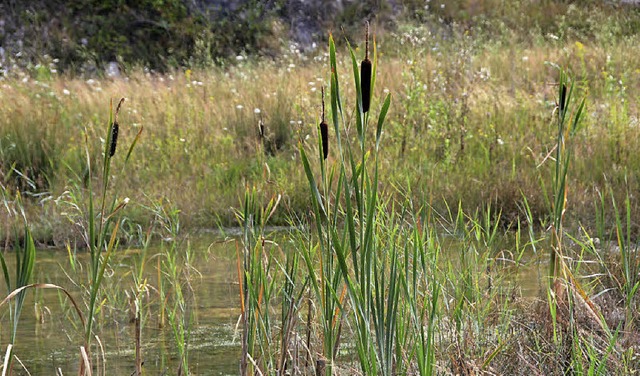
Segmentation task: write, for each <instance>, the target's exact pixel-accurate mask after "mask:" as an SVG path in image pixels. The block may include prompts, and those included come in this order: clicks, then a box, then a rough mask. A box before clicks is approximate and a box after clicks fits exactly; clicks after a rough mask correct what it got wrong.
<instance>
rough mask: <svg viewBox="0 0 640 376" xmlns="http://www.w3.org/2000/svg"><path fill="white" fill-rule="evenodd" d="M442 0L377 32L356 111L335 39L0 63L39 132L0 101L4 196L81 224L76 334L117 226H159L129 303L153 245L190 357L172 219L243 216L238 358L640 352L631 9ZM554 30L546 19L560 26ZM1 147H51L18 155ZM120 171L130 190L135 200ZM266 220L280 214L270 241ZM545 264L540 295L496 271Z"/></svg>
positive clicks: (555, 363)
mask: <svg viewBox="0 0 640 376" xmlns="http://www.w3.org/2000/svg"><path fill="white" fill-rule="evenodd" d="M480 3H482V4H490V3H492V2H490V1H487V2H479V4H480ZM552 3H553V2H552ZM456 4H457V3H456ZM519 4H520V3H519ZM553 4H555V3H553ZM453 6H456V5H455V4H453ZM457 6H459V7H462V8H461V9H466V8H464V6H463V5H460V4H458V5H457ZM555 6H556V7H562V9H565V11H566V12H570V11H571V5H569V6H567V7H566V8H564V6H561V5H557V4H556V5H555ZM441 9H442V8H441ZM444 9H445V10H443V11H441V12H443V14H442V15H441V16H442V17H444V18H443V22H442V23H441V24H440V25H439V26H438V28H437V31H439V32H440V33H434V35H432V36H431V37H430V38H416V35H425V34H426V33H427V30H426V29H424V28H420V27H418V26H416V27H415V28H411V29H407V30H406V31H398V34H396V35H394V34H391V33H389V34H387V35H384V36H382V37H380V39H377V40H376V41H375V42H374V43H372V46H373V51H372V53H371V55H370V56H371V58H372V68H373V69H372V82H371V88H372V95H371V109H370V110H369V111H368V112H364V111H363V105H362V87H363V86H365V87H366V85H362V82H361V79H362V78H361V77H360V72H359V70H358V66H359V60H360V59H362V58H363V57H364V55H365V52H364V51H363V50H362V48H358V47H357V46H356V45H355V43H354V44H353V45H351V44H349V42H347V43H344V44H342V40H341V38H338V37H335V39H334V37H333V36H330V37H329V43H328V48H327V51H326V53H325V52H324V51H321V52H318V53H315V54H314V55H313V56H315V57H316V58H314V59H310V60H308V61H307V60H305V59H304V57H303V56H288V57H283V58H282V59H280V60H276V61H271V62H269V61H253V60H249V61H246V62H240V63H238V64H237V65H235V66H228V67H225V68H213V69H210V70H206V71H191V70H186V71H184V72H183V71H174V72H173V73H172V74H171V75H162V76H154V75H145V74H143V73H141V72H137V73H134V74H133V75H132V76H131V77H130V78H129V80H122V81H103V82H98V83H95V82H94V83H86V82H83V81H80V80H77V79H68V80H67V79H65V78H53V79H51V81H49V82H48V83H47V84H46V85H47V86H44V85H42V83H35V82H33V81H27V82H26V83H24V82H22V81H17V80H13V81H11V80H9V81H7V82H8V83H7V85H8V88H7V91H3V92H2V93H0V95H2V96H5V95H12V96H13V98H14V100H15V101H17V103H20V104H22V107H23V108H28V107H32V108H39V109H41V110H38V111H34V113H33V114H31V116H30V119H29V120H30V121H28V122H24V124H27V126H31V127H35V126H34V125H30V124H44V127H45V129H47V130H49V131H48V132H44V133H42V132H41V133H38V132H33V133H32V134H33V135H36V136H38V135H41V134H44V135H45V136H46V137H45V136H43V140H42V142H40V143H37V142H35V143H34V142H31V141H32V140H27V139H26V138H22V139H20V138H16V137H15V134H16V132H15V129H16V128H15V127H14V124H20V120H21V119H23V118H24V116H25V115H24V114H22V113H20V112H19V111H18V110H16V107H11V108H10V107H8V106H5V107H0V112H1V113H0V115H3V116H0V119H2V120H1V121H2V122H3V123H2V127H0V130H1V132H4V133H0V140H2V143H0V146H2V147H3V148H5V149H3V150H2V151H3V152H2V153H0V158H2V159H1V160H0V165H2V167H3V173H4V175H3V176H2V177H1V178H2V179H3V180H4V184H6V186H8V187H10V189H8V190H6V191H7V192H6V193H5V194H6V196H5V197H8V195H9V194H13V191H14V190H17V191H22V192H25V193H24V196H28V197H29V199H28V201H27V202H26V204H25V205H26V215H27V216H28V217H30V218H31V217H40V218H44V219H41V220H36V221H35V222H34V223H32V224H31V227H38V228H44V229H45V230H46V231H45V230H41V232H42V233H49V234H53V235H52V239H39V240H41V241H47V242H49V241H50V242H52V243H56V242H60V241H68V242H72V241H73V236H72V234H71V233H70V232H69V230H68V229H67V227H69V226H68V219H74V220H75V222H77V223H81V224H84V226H83V227H81V228H83V229H84V233H83V234H84V238H85V239H86V241H87V245H86V246H87V248H88V251H89V253H90V256H91V261H90V263H89V268H88V270H87V273H88V283H87V284H86V290H87V301H86V303H87V318H88V321H87V324H86V326H85V327H84V328H83V329H84V333H85V334H84V336H83V338H84V343H85V348H86V349H89V350H90V348H89V346H88V344H89V343H90V342H91V340H92V335H93V334H95V333H96V332H99V331H100V330H101V327H100V323H101V322H103V320H104V317H105V316H104V315H108V312H105V311H108V308H107V306H106V304H107V303H110V304H113V305H114V306H118V305H122V304H123V302H122V300H123V297H122V294H119V293H118V292H117V288H116V287H117V284H115V285H114V286H101V283H102V281H103V278H104V275H105V269H106V268H107V267H108V265H109V260H110V257H112V255H113V254H114V252H115V249H117V248H118V246H119V245H120V243H119V242H120V241H121V239H122V241H126V240H127V239H130V240H132V241H134V239H138V240H140V239H146V240H144V242H148V240H149V239H150V238H152V237H153V235H155V236H158V237H162V238H164V239H168V241H169V242H170V243H169V244H170V245H168V246H167V247H166V249H164V250H163V252H161V253H160V254H158V255H148V256H142V259H140V260H139V261H138V262H139V268H138V269H134V270H131V271H130V273H132V274H135V275H137V276H138V277H136V278H134V282H135V284H136V286H137V287H136V289H138V290H136V292H135V294H134V295H135V296H136V298H135V299H136V305H139V304H140V302H141V301H140V298H139V296H138V295H139V294H140V292H139V289H140V288H141V287H140V286H145V284H144V283H142V282H143V281H141V278H140V276H141V275H142V268H143V265H145V263H147V262H148V261H151V260H154V259H155V260H154V261H153V262H155V263H156V265H157V273H158V278H157V281H155V282H156V285H157V286H155V289H154V291H155V292H154V294H153V295H154V298H153V299H156V302H157V305H158V306H157V310H158V312H156V314H157V315H158V316H159V317H160V319H159V322H160V323H161V324H159V325H164V323H165V320H166V322H168V324H169V326H170V328H171V330H172V334H173V341H174V343H175V344H176V347H177V349H178V353H179V354H178V356H179V357H180V359H181V362H180V364H181V365H180V366H179V368H178V370H177V372H178V373H185V374H188V373H189V356H188V354H189V338H190V333H191V332H190V330H191V325H192V324H193V322H192V320H191V312H192V311H191V310H192V309H193V305H194V304H193V303H194V302H193V301H191V300H190V296H191V295H192V293H193V291H192V290H190V289H191V288H192V284H191V283H190V281H191V280H192V279H193V276H192V274H191V273H194V271H193V269H192V267H191V261H190V260H191V255H192V253H191V252H192V251H193V250H192V249H191V248H190V247H189V244H188V242H186V243H179V242H178V240H177V239H178V238H179V234H180V233H182V231H184V230H185V229H186V230H187V231H189V230H194V229H197V228H200V227H213V226H219V225H222V226H227V225H231V224H234V223H235V224H237V225H239V226H240V227H241V228H242V235H241V236H240V237H239V238H238V239H237V240H236V244H237V265H238V297H239V299H238V300H239V306H240V311H239V312H240V315H241V317H240V321H239V323H240V325H241V331H242V332H241V334H240V335H239V338H241V342H240V344H239V347H241V357H240V359H239V363H240V370H241V373H242V374H254V373H264V374H277V373H278V372H284V371H285V370H291V371H292V372H294V373H295V372H299V373H304V374H314V373H315V374H326V375H329V374H363V375H377V374H384V375H392V374H409V375H413V374H419V375H432V374H443V373H445V374H447V373H451V374H476V373H482V372H488V373H495V374H514V373H518V372H529V371H531V372H534V373H535V372H537V373H546V374H584V373H588V374H628V373H630V372H634V371H637V369H638V367H640V365H639V364H638V360H637V358H634V353H633V349H634V347H633V346H634V344H637V335H636V327H637V323H636V322H637V320H638V318H640V316H639V310H638V308H639V303H638V302H639V301H638V294H637V290H638V286H640V281H639V277H638V273H637V271H638V266H639V264H640V261H639V259H638V257H637V246H636V239H635V238H636V237H637V234H638V228H637V225H636V224H635V222H634V221H633V218H635V217H636V216H637V215H638V214H640V211H638V208H639V207H640V206H639V205H638V201H637V200H638V199H637V197H636V196H635V195H633V194H632V192H635V191H637V188H638V181H637V177H635V175H634V174H633V171H636V170H637V168H638V167H640V166H639V165H638V164H639V163H640V162H639V160H638V159H637V158H636V157H635V150H637V147H638V143H639V140H640V139H639V138H638V137H637V135H636V133H637V132H635V130H634V129H635V127H636V126H637V123H638V114H637V112H638V108H637V104H636V102H637V99H638V97H639V94H640V92H638V88H639V87H640V85H638V84H639V83H640V72H639V71H638V70H637V68H636V67H635V66H633V65H632V64H630V63H629V61H633V58H634V56H635V55H636V54H637V52H639V51H638V48H637V47H636V46H637V45H640V44H638V43H636V42H637V41H638V36H637V35H632V34H629V35H628V34H626V33H623V34H625V36H624V37H620V35H619V34H615V33H610V34H608V35H609V36H608V37H607V38H608V39H603V38H605V36H606V33H605V31H604V30H606V29H607V27H609V29H614V28H615V27H618V28H619V29H625V28H626V27H627V26H625V25H624V24H622V23H621V21H619V19H618V18H616V17H623V15H622V13H616V12H612V13H607V14H605V15H600V16H597V17H610V18H605V19H606V22H607V23H606V24H605V25H601V26H600V27H599V28H598V29H596V30H595V31H594V32H593V34H589V33H587V34H589V35H583V34H581V33H577V32H575V29H571V28H569V29H567V30H569V31H572V32H569V31H567V32H566V33H562V34H561V35H556V36H557V38H555V37H551V36H548V35H547V34H539V31H540V30H538V31H531V32H530V33H531V34H527V33H523V32H522V31H521V33H519V34H516V35H515V36H514V37H509V36H508V33H507V32H506V31H505V32H504V33H502V34H499V36H500V37H501V38H497V39H495V40H494V41H493V42H491V41H489V40H490V39H491V38H489V35H490V34H489V29H488V28H487V27H486V26H487V25H485V24H483V23H482V22H481V21H479V20H478V19H477V18H474V17H472V15H470V18H469V20H473V21H469V22H471V25H476V27H475V28H471V31H469V30H468V29H467V28H465V25H464V24H462V25H457V24H456V22H453V21H455V20H458V18H456V17H459V16H460V13H456V12H459V11H461V10H460V9H458V10H455V11H453V12H454V13H452V14H450V15H447V12H448V11H447V9H449V8H447V7H445V8H444ZM514 9H519V10H522V8H508V9H507V11H508V12H515V10H514ZM576 9H582V8H576ZM467 10H469V9H467ZM469 11H470V10H469ZM438 12H440V11H438ZM621 12H622V11H621ZM543 15H544V14H543V13H540V14H538V13H536V14H534V15H533V16H536V17H539V19H540V20H542V19H543ZM447 17H453V19H447ZM593 17H596V16H593ZM430 20H432V21H433V19H430ZM570 21H572V20H571V19H569V20H566V19H565V20H564V21H563V22H569V23H571V22H570ZM448 22H450V23H448ZM487 22H492V23H491V24H492V25H494V26H495V25H499V24H500V20H495V19H494V20H489V21H487ZM558 22H559V21H558ZM573 22H574V23H577V21H573ZM556 26H557V27H556V28H555V29H554V28H553V27H552V26H549V25H547V26H544V25H540V28H541V30H545V33H552V32H560V31H563V30H565V26H566V25H565V26H563V25H556ZM507 27H508V26H507ZM515 29H516V30H519V29H517V28H515ZM509 30H512V29H509ZM554 30H555V31H554ZM496 33H498V32H496ZM491 35H494V34H491ZM494 36H495V35H494ZM338 40H340V43H339V44H338V43H337V41H338ZM359 45H360V46H361V45H362V44H361V43H360V44H359ZM345 57H346V58H345ZM558 67H561V68H562V69H558ZM565 72H566V73H565ZM347 77H350V78H347ZM98 86H99V87H100V88H101V90H97V89H96V87H98ZM323 87H326V88H327V92H328V95H327V97H328V99H329V100H328V103H327V104H328V105H327V106H326V114H323V115H322V116H320V113H321V110H320V109H321V108H324V104H323V103H322V102H321V101H322V100H321V94H320V91H321V90H322V89H321V88H323ZM64 89H66V90H69V92H70V93H69V95H68V96H67V95H66V94H61V93H63V90H64ZM49 91H51V92H52V93H53V95H45V94H46V93H48V92H49ZM113 92H130V93H132V95H131V96H130V100H129V101H128V102H127V106H126V107H124V108H123V109H122V111H121V113H120V117H119V119H118V120H119V124H120V132H119V133H120V135H119V140H120V148H119V149H118V154H116V157H115V158H114V159H113V160H112V159H111V157H109V146H110V137H111V136H110V135H111V134H112V131H111V130H112V128H111V127H112V126H113V125H112V124H113V123H114V121H113V119H111V120H110V121H109V127H108V129H107V133H106V135H107V136H106V137H104V132H103V130H104V127H103V126H102V125H100V119H101V117H100V116H97V115H96V114H95V111H96V108H99V106H96V105H97V103H100V102H101V101H102V102H104V101H105V100H106V98H107V96H108V95H111V94H110V93H113ZM5 93H10V94H5ZM391 98H393V100H392V99H391ZM576 98H579V99H576ZM582 98H585V99H584V101H581V100H582ZM623 99H624V101H623ZM255 109H259V110H260V111H257V110H255ZM322 112H324V110H322ZM325 117H326V122H327V124H329V125H332V127H328V137H322V133H323V131H321V127H320V126H318V124H320V122H321V121H325ZM260 121H263V122H264V125H265V132H264V134H263V135H262V136H261V134H260V129H259V124H260V123H259V122H260ZM60 124H63V125H64V127H65V128H61V129H63V130H64V132H54V130H58V129H59V127H61V125H60ZM46 127H51V128H50V129H49V128H46ZM143 127H144V129H145V133H143V134H141V133H140V130H141V129H142V128H143ZM83 130H85V131H83ZM79 135H80V136H79ZM82 135H84V137H85V138H87V139H95V140H97V139H99V136H100V135H102V136H103V141H102V142H103V144H98V143H97V142H96V145H94V143H91V142H84V140H83V139H82V138H83V137H81V136H82ZM34 137H35V136H34ZM325 140H326V141H325ZM325 142H328V144H327V143H325ZM14 144H15V145H16V146H11V147H10V148H7V147H5V146H4V145H14ZM53 144H55V145H58V147H49V146H47V145H53ZM123 144H124V145H127V144H131V145H134V144H135V146H136V149H138V150H136V154H135V157H131V158H130V155H131V150H132V149H133V146H132V147H131V148H130V149H129V153H128V154H125V155H124V156H122V154H124V153H125V150H123V148H122V145H123ZM60 145H64V146H65V147H60ZM327 146H328V157H326V158H325V155H324V154H325V152H324V150H327ZM11 148H15V149H16V150H27V151H29V150H31V151H33V153H34V154H35V155H41V154H45V155H46V156H45V157H43V158H39V159H38V160H44V161H55V162H51V163H48V164H35V166H36V167H37V168H38V169H37V170H32V169H29V168H26V167H24V166H25V165H26V164H25V163H24V161H21V160H19V159H20V158H23V156H24V154H25V153H22V152H21V153H13V152H11V153H10V152H9V151H10V150H9V149H11ZM27 154H28V155H30V154H29V152H27ZM78 156H82V158H84V160H86V161H88V163H78V162H77V160H76V159H77V158H78ZM103 157H104V159H103ZM99 162H103V163H102V164H100V163H99ZM27 164H28V163H27ZM45 165H46V166H47V167H46V168H44V167H43V166H45ZM96 166H97V167H96ZM100 167H101V168H100ZM125 167H126V171H127V172H128V173H127V174H124V173H121V172H122V171H125ZM5 171H6V172H5ZM43 177H46V178H43ZM34 182H37V184H35V183H34ZM120 191H126V192H128V193H129V192H131V195H130V196H129V197H130V198H131V201H132V203H131V204H129V205H128V206H127V208H126V210H125V208H124V205H122V204H121V203H124V201H123V199H122V198H121V197H120V196H118V195H117V192H120ZM95 197H97V198H95ZM5 201H6V200H5ZM238 202H239V204H237V203H238ZM149 203H151V204H149ZM621 203H624V204H623V205H621ZM132 204H135V205H132ZM42 213H47V215H46V216H45V215H41V214H42ZM39 214H40V215H39ZM7 216H8V214H7ZM13 220H14V219H13V218H9V221H7V222H5V223H8V224H11V223H12V222H11V221H13ZM65 221H66V222H65ZM234 221H235V222H234ZM273 224H286V225H291V226H292V228H291V230H290V233H289V234H287V235H286V236H285V240H282V239H279V238H277V237H276V235H271V234H270V233H269V231H268V226H269V225H273ZM124 226H128V231H127V232H123V231H122V228H123V227H124ZM7 228H8V226H7ZM144 228H146V229H148V230H147V231H146V236H141V235H140V234H141V233H145V231H141V229H144ZM2 231H4V232H5V233H3V235H5V236H6V237H7V241H8V242H11V241H13V242H15V243H16V244H17V243H19V240H20V239H19V238H20V235H12V234H9V232H8V231H7V229H2ZM590 235H595V236H590ZM36 240H38V239H37V238H36ZM79 243H80V242H76V244H79ZM183 248H184V250H186V253H185V255H184V256H183V255H181V254H180V253H179V252H180V251H182V250H183ZM69 249H71V246H69ZM71 260H72V263H73V258H71ZM538 263H541V264H543V267H544V268H545V269H548V273H543V275H540V276H538V277H537V284H538V287H539V291H540V292H539V293H538V295H536V296H533V297H532V296H530V295H527V294H524V293H523V292H522V290H521V289H522V288H523V287H522V286H518V285H514V284H513V283H512V282H511V281H512V280H511V279H510V276H512V275H519V273H520V272H522V270H524V269H527V268H536V265H538ZM140 265H142V266H140ZM546 279H549V284H547V280H546ZM103 295H104V296H107V297H108V298H107V299H106V300H98V297H99V296H103ZM151 306H153V305H149V307H151ZM154 307H155V306H154ZM148 309H151V308H148ZM154 309H155V308H154ZM620 312H622V314H620ZM136 316H138V314H136ZM88 358H90V356H88ZM525 370H526V371H525Z"/></svg>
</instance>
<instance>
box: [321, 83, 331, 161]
mask: <svg viewBox="0 0 640 376" xmlns="http://www.w3.org/2000/svg"><path fill="white" fill-rule="evenodd" d="M320 138H321V139H322V155H323V157H324V159H327V157H328V156H329V125H327V122H326V121H325V120H324V86H323V87H322V120H321V121H320Z"/></svg>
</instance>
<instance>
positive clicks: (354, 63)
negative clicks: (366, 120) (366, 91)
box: [347, 41, 364, 144]
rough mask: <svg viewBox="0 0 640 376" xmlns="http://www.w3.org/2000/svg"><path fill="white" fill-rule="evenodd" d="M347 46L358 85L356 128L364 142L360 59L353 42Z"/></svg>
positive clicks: (361, 140)
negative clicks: (354, 49)
mask: <svg viewBox="0 0 640 376" xmlns="http://www.w3.org/2000/svg"><path fill="white" fill-rule="evenodd" d="M347 47H348V49H349V53H350V54H351V65H352V68H353V81H354V83H355V86H356V97H357V102H358V103H357V108H356V110H357V111H356V129H357V131H358V138H359V139H360V143H361V144H362V143H363V142H364V124H363V122H362V113H363V112H362V88H361V87H360V72H359V70H358V61H357V60H356V55H355V53H354V52H353V49H352V48H351V44H349V41H347Z"/></svg>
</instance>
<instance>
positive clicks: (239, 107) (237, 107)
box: [236, 104, 244, 110]
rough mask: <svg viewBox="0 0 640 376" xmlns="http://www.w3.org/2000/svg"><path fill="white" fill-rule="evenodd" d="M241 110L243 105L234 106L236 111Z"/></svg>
mask: <svg viewBox="0 0 640 376" xmlns="http://www.w3.org/2000/svg"><path fill="white" fill-rule="evenodd" d="M243 108H244V106H243V105H241V104H239V105H237V106H236V109H237V110H242V109H243Z"/></svg>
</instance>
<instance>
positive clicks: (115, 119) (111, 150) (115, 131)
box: [109, 98, 124, 158]
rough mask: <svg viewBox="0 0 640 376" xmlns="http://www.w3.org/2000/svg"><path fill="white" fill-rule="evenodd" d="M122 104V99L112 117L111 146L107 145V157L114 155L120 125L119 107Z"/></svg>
mask: <svg viewBox="0 0 640 376" xmlns="http://www.w3.org/2000/svg"><path fill="white" fill-rule="evenodd" d="M123 103H124V98H121V99H120V102H118V107H116V114H115V115H114V117H113V124H112V125H111V144H110V145H109V157H110V158H111V157H113V156H114V155H115V154H116V147H117V146H118V130H119V128H120V125H119V124H118V114H119V113H120V107H121V106H122V104H123Z"/></svg>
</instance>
